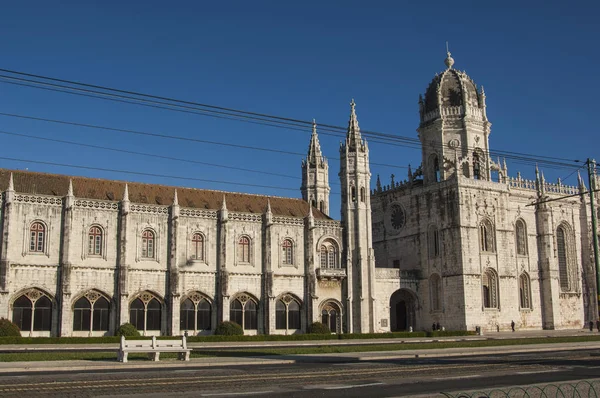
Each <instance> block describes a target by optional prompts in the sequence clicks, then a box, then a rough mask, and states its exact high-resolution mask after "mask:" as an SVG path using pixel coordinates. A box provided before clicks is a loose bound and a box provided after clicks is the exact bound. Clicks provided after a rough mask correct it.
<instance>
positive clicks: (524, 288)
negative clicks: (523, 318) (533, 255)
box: [519, 272, 531, 309]
mask: <svg viewBox="0 0 600 398" xmlns="http://www.w3.org/2000/svg"><path fill="white" fill-rule="evenodd" d="M519 307H520V308H521V309H531V283H530V281H529V275H527V273H526V272H523V273H522V274H521V276H519Z"/></svg>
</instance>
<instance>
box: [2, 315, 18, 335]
mask: <svg viewBox="0 0 600 398" xmlns="http://www.w3.org/2000/svg"><path fill="white" fill-rule="evenodd" d="M0 336H2V337H8V336H15V337H21V329H19V327H18V326H17V325H15V324H14V323H12V322H11V321H9V320H8V319H5V318H0Z"/></svg>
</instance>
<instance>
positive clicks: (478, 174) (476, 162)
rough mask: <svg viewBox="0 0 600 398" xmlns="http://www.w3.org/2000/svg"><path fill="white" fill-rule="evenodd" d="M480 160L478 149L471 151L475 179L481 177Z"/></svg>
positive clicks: (481, 166) (481, 167)
mask: <svg viewBox="0 0 600 398" xmlns="http://www.w3.org/2000/svg"><path fill="white" fill-rule="evenodd" d="M482 160H483V159H482V156H481V154H480V153H479V152H478V151H475V152H473V178H474V179H476V180H481V179H483V172H484V171H483V164H482Z"/></svg>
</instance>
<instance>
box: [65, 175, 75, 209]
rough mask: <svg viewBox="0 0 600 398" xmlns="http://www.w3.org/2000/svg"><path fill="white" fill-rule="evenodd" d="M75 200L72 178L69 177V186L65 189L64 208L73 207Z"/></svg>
mask: <svg viewBox="0 0 600 398" xmlns="http://www.w3.org/2000/svg"><path fill="white" fill-rule="evenodd" d="M74 201H75V195H73V180H72V179H69V188H68V189H67V196H66V197H65V208H66V209H70V208H71V207H73V202H74Z"/></svg>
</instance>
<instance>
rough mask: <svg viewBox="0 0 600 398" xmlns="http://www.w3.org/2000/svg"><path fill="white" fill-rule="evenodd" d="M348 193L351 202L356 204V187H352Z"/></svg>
mask: <svg viewBox="0 0 600 398" xmlns="http://www.w3.org/2000/svg"><path fill="white" fill-rule="evenodd" d="M350 192H351V193H352V202H356V187H352V188H351V189H350Z"/></svg>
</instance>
